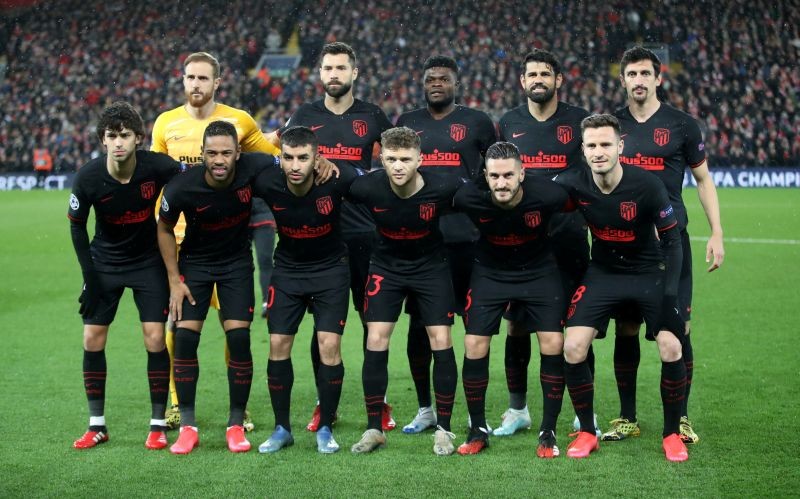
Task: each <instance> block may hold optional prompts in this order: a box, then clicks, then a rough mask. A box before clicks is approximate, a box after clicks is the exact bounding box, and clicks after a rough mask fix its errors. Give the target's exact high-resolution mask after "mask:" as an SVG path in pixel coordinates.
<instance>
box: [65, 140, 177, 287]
mask: <svg viewBox="0 0 800 499" xmlns="http://www.w3.org/2000/svg"><path fill="white" fill-rule="evenodd" d="M106 161H107V157H106V155H102V156H99V157H97V158H95V159H93V160H91V161H89V162H88V163H86V165H84V166H83V167H82V168H81V169H80V170H78V174H77V175H76V176H75V181H74V183H73V185H72V194H70V197H69V211H68V212H67V216H68V217H69V219H70V220H72V221H73V222H75V223H83V224H85V223H86V222H87V220H88V218H89V209H90V208H91V207H94V213H95V230H94V238H93V239H92V243H91V246H90V253H91V256H92V261H93V263H94V267H95V269H97V270H100V271H104V272H122V271H126V270H130V269H134V268H137V267H142V266H146V265H153V264H158V263H159V262H160V261H161V255H160V253H159V252H158V244H157V242H156V219H155V206H156V200H157V199H158V194H159V193H160V192H161V189H162V188H163V187H164V185H165V184H166V183H167V182H169V180H170V179H171V178H172V177H174V176H175V175H176V174H177V173H178V172H179V171H180V169H181V165H180V163H178V162H177V161H175V160H173V159H172V158H170V157H169V156H167V155H166V154H160V153H155V152H150V151H136V168H135V170H134V171H133V176H132V177H131V179H130V181H129V182H128V183H125V184H123V183H120V182H119V181H118V180H117V179H115V178H114V177H112V176H111V174H110V173H108V170H107V168H106Z"/></svg>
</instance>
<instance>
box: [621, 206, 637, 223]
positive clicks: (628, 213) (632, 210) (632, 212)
mask: <svg viewBox="0 0 800 499" xmlns="http://www.w3.org/2000/svg"><path fill="white" fill-rule="evenodd" d="M619 214H620V216H621V217H622V218H624V219H625V220H627V221H628V222H630V221H631V220H633V219H634V218H636V203H635V202H634V201H623V202H622V203H620V204H619Z"/></svg>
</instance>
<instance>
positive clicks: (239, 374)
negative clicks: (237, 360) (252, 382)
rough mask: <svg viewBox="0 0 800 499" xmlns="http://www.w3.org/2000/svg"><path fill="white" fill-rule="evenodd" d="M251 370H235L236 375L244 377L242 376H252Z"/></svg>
mask: <svg viewBox="0 0 800 499" xmlns="http://www.w3.org/2000/svg"><path fill="white" fill-rule="evenodd" d="M252 375H253V371H250V372H243V371H236V376H239V377H244V376H252Z"/></svg>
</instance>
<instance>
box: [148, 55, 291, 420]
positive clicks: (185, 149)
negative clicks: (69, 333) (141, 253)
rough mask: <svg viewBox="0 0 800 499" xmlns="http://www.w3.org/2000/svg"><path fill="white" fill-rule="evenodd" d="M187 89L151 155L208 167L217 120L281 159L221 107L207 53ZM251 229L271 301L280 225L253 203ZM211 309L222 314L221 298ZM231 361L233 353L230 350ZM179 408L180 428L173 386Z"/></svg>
mask: <svg viewBox="0 0 800 499" xmlns="http://www.w3.org/2000/svg"><path fill="white" fill-rule="evenodd" d="M183 68H184V72H183V90H184V94H185V96H186V103H185V104H183V105H182V106H180V107H176V108H175V109H171V110H169V111H165V112H164V113H161V114H160V115H159V116H158V118H156V121H155V124H154V125H153V144H152V146H151V150H153V151H157V152H162V153H165V154H169V155H170V156H171V157H172V158H173V159H175V160H177V161H180V162H181V163H184V164H185V165H187V166H188V167H194V166H197V165H201V164H202V163H203V156H202V146H203V132H204V130H205V129H206V126H208V124H209V123H211V122H212V121H216V120H224V121H227V122H230V123H231V124H233V125H234V126H235V127H236V134H237V136H238V137H239V145H240V146H241V149H242V151H244V152H263V153H267V154H277V153H278V149H277V148H276V147H275V146H273V145H272V144H271V143H270V142H268V141H267V140H266V139H265V138H264V136H263V135H262V134H261V131H260V130H259V128H258V125H257V124H256V122H255V120H254V119H253V118H252V117H251V116H250V115H249V114H248V113H247V112H246V111H243V110H241V109H236V108H234V107H230V106H226V105H225V104H222V103H219V102H216V100H215V99H214V96H215V94H216V92H217V89H218V88H219V85H220V83H221V81H222V78H221V74H220V65H219V61H217V59H216V58H215V57H214V56H212V55H211V54H209V53H207V52H195V53H193V54H189V55H188V56H187V57H186V59H185V60H184V61H183ZM250 224H251V230H252V235H253V241H254V242H255V246H256V255H257V257H258V262H259V271H260V279H259V282H260V284H261V291H262V297H263V298H264V300H265V301H266V293H267V287H268V286H269V280H270V274H271V272H272V247H273V245H274V241H275V232H274V228H273V226H274V221H273V220H272V214H271V213H270V212H269V209H267V208H266V206H264V204H263V202H262V201H260V200H256V201H254V202H253V212H252V214H251V220H250ZM184 231H185V222H184V220H183V217H181V218H180V219H179V220H178V222H177V224H176V227H175V236H176V238H177V241H178V244H180V243H181V241H183V236H184ZM211 306H213V307H214V308H216V309H219V303H218V301H217V298H216V295H214V296H213V297H212V299H211ZM173 337H174V331H171V330H168V331H167V346H168V347H169V348H172V345H173ZM225 357H226V362H227V360H228V357H229V353H228V351H227V347H226V351H225ZM171 394H172V404H173V407H172V408H171V409H170V410H169V411H168V418H167V423H168V424H169V425H170V428H176V427H178V426H179V425H180V412H179V411H178V410H177V408H178V399H177V395H176V393H175V390H174V382H173V383H172V384H171ZM245 419H246V423H245V428H246V429H247V430H248V431H250V430H252V429H253V423H252V420H251V419H250V417H249V414H247V415H246V417H245Z"/></svg>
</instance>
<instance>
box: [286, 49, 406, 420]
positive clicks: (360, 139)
mask: <svg viewBox="0 0 800 499" xmlns="http://www.w3.org/2000/svg"><path fill="white" fill-rule="evenodd" d="M319 77H320V80H321V81H322V87H323V88H324V89H325V97H324V98H322V99H319V100H317V101H314V102H311V103H307V104H303V105H302V106H300V108H299V109H298V110H297V111H295V113H294V114H293V115H292V117H291V118H290V119H289V122H288V123H286V126H285V127H284V128H283V129H281V130H279V131H278V132H277V133H275V134H272V136H271V140H272V141H273V143H274V144H276V143H277V140H278V135H280V133H281V132H282V131H283V130H285V129H287V128H288V127H290V126H306V127H309V128H310V129H311V131H313V132H314V133H315V134H316V136H317V139H318V140H319V155H320V157H324V158H327V159H328V160H330V161H332V162H333V163H334V164H335V165H337V166H344V165H347V166H351V167H353V168H357V169H359V170H362V171H369V170H370V169H371V167H372V151H373V149H374V147H375V145H376V144H378V143H379V142H380V138H381V133H383V132H384V131H385V130H388V129H389V128H391V127H392V124H391V123H390V122H389V118H387V117H386V114H384V112H383V111H382V110H381V108H379V107H378V106H376V105H374V104H370V103H368V102H364V101H362V100H360V99H356V98H355V97H354V96H353V83H354V82H355V80H356V79H357V78H358V67H357V66H356V54H355V52H354V51H353V49H352V47H350V46H349V45H347V44H346V43H342V42H335V43H329V44H327V45H325V46H324V47H322V58H321V59H320V68H319ZM342 236H343V237H344V242H345V244H346V245H347V248H348V259H349V262H350V289H351V290H352V293H353V305H354V307H355V309H356V311H358V313H359V317H360V318H361V324H362V327H363V329H364V345H365V346H364V348H366V341H367V339H366V338H367V326H366V323H365V322H364V320H363V315H362V314H363V310H362V306H363V303H364V285H365V283H366V282H367V271H368V270H369V255H370V253H372V247H373V246H374V238H375V225H374V224H373V222H372V217H371V216H370V214H369V213H367V212H365V211H364V209H363V207H357V206H354V205H352V204H350V203H347V202H345V204H344V206H343V208H342ZM318 346H319V342H318V339H317V337H316V334H314V336H313V337H312V338H311V359H312V363H313V369H314V376H315V377H316V379H317V382H319V378H318V376H317V374H318V370H319V366H320V353H319V348H318ZM391 411H392V408H391V406H390V405H388V404H386V405H385V406H384V408H383V423H382V426H383V430H384V431H389V430H392V429H394V427H395V422H394V419H392V412H391ZM319 425H320V407H319V404H318V405H317V406H316V407H315V408H314V413H313V414H312V416H311V421H310V422H309V423H308V425H307V426H306V429H308V430H309V431H317V429H318V428H319Z"/></svg>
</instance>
